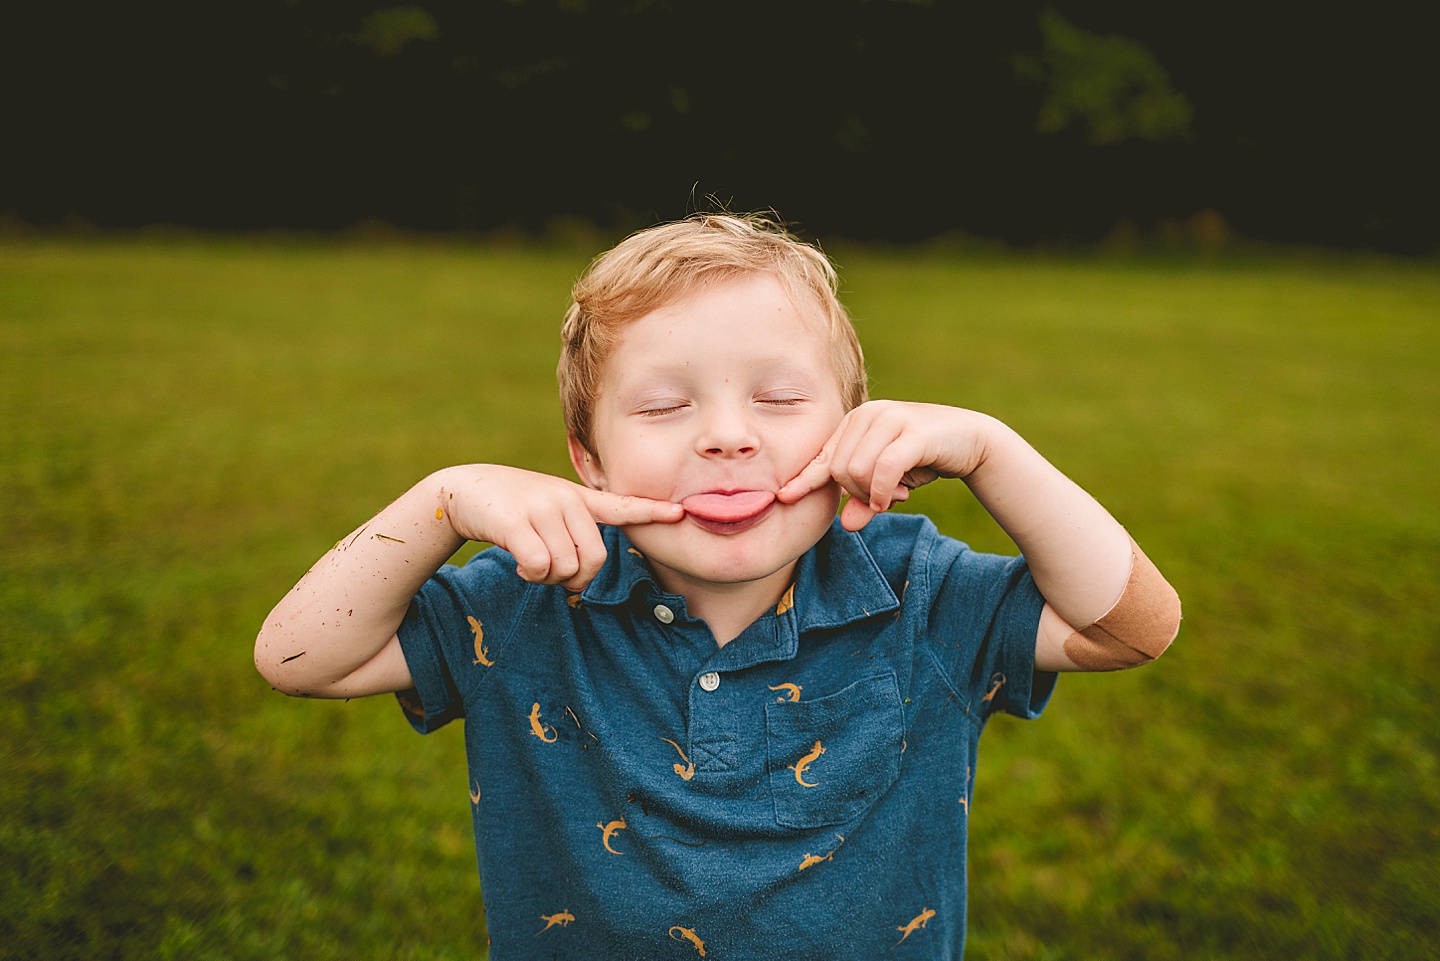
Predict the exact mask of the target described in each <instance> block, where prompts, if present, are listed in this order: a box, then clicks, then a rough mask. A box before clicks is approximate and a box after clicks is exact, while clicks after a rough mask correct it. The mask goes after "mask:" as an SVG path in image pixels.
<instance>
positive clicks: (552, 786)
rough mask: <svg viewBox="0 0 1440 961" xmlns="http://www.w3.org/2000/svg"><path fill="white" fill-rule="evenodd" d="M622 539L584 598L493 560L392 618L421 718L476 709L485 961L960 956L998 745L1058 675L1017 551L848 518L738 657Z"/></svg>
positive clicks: (910, 520) (468, 714) (403, 700)
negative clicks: (1002, 725) (986, 749)
mask: <svg viewBox="0 0 1440 961" xmlns="http://www.w3.org/2000/svg"><path fill="white" fill-rule="evenodd" d="M603 533H604V536H605V542H606V547H607V548H608V550H609V557H608V559H607V561H606V564H605V566H604V568H603V569H602V570H601V572H600V574H599V576H598V577H597V578H596V579H595V580H594V581H593V582H592V583H591V584H590V585H589V587H587V588H586V589H585V590H584V592H583V593H580V594H578V595H576V594H570V593H568V592H567V591H565V590H563V589H562V588H559V587H549V586H543V585H535V584H528V583H526V582H524V581H522V580H520V579H519V578H518V577H517V576H516V574H515V561H514V560H513V558H511V556H510V555H509V554H508V553H506V552H504V551H502V550H500V549H498V548H492V549H490V550H487V551H483V552H481V553H480V554H478V555H476V556H475V557H474V558H473V559H472V560H471V561H470V562H469V563H468V564H466V565H465V566H464V567H460V568H457V567H453V566H447V567H445V568H443V569H442V570H441V571H440V572H439V573H437V574H436V575H435V577H434V578H433V579H431V580H430V582H429V583H427V584H426V585H425V587H424V588H423V589H422V590H421V592H420V593H419V594H418V595H417V596H416V598H415V602H414V603H413V604H412V606H411V609H410V612H409V614H408V616H407V617H406V619H405V622H404V624H403V625H402V626H401V628H400V631H399V636H400V642H401V645H402V647H403V649H404V652H405V658H406V661H407V663H408V664H409V667H410V672H411V675H412V676H413V678H414V681H415V689H414V690H412V691H408V692H405V693H403V694H401V695H399V700H400V704H401V707H402V708H403V709H404V710H405V712H406V715H407V717H408V718H409V720H410V722H411V724H413V725H414V726H415V728H416V729H418V730H420V731H422V732H428V731H432V730H434V729H436V728H437V727H440V726H441V725H443V724H445V723H447V722H449V721H451V720H454V719H455V718H460V717H463V718H465V720H466V724H465V745H466V752H467V754H468V758H469V795H470V805H471V809H472V812H473V815H474V826H475V846H476V851H477V853H478V856H479V867H480V880H481V886H482V889H483V892H484V899H485V913H486V920H487V926H488V928H489V932H490V937H491V958H492V959H494V961H511V959H528V958H536V959H539V958H545V959H551V958H573V959H584V961H601V959H612V958H613V959H623V961H634V959H637V958H646V959H649V958H671V957H673V958H693V957H706V958H717V959H718V958H772V957H773V958H780V957H784V958H787V959H810V958H816V959H818V958H842V957H843V958H878V957H882V956H887V957H888V956H895V957H914V958H958V957H960V955H961V952H962V950H963V947H964V938H965V839H966V827H967V822H968V820H969V813H970V801H971V788H972V786H973V784H974V778H975V757H976V745H977V742H978V740H979V737H980V733H981V731H982V730H983V729H984V726H985V722H986V720H987V719H988V718H989V717H990V716H991V715H992V714H993V713H995V712H996V711H1000V710H1003V711H1006V712H1008V713H1011V714H1014V715H1017V716H1020V717H1026V718H1029V717H1035V716H1036V715H1038V714H1039V713H1040V710H1041V709H1042V708H1043V706H1044V704H1045V702H1046V700H1047V699H1048V698H1049V696H1050V692H1051V690H1052V689H1053V686H1054V683H1055V675H1053V674H1048V673H1042V672H1037V671H1036V670H1035V666H1034V657H1035V632H1036V628H1037V625H1038V622H1039V617H1040V609H1041V607H1042V605H1043V604H1044V600H1043V598H1041V596H1040V594H1039V592H1038V591H1037V590H1036V588H1035V584H1034V581H1033V580H1032V579H1031V577H1030V574H1029V572H1028V570H1027V568H1026V565H1025V562H1024V559H1023V558H1007V557H999V556H995V555H987V554H978V553H975V552H973V551H971V550H969V548H967V547H966V546H965V545H964V544H961V543H960V542H958V541H955V540H953V539H950V538H948V537H944V536H942V535H940V534H939V533H938V532H937V531H936V529H935V527H934V525H933V524H932V523H931V522H930V521H929V520H928V519H926V518H924V517H921V516H917V515H901V514H884V515H881V516H879V517H876V518H875V519H874V520H873V521H871V522H870V524H869V525H868V526H867V527H866V528H865V529H864V530H863V531H860V532H858V533H851V532H847V531H845V530H844V529H842V528H841V527H840V526H839V523H838V522H836V523H835V524H833V525H832V526H831V528H830V530H829V531H828V532H827V533H826V534H825V536H824V537H822V538H821V540H820V542H819V543H818V544H816V546H815V547H813V548H812V549H811V550H810V551H809V552H807V553H806V554H805V555H804V557H802V558H801V560H800V562H799V564H798V565H797V568H796V575H795V580H794V583H793V585H792V586H791V588H790V590H789V591H787V592H786V594H785V596H784V598H783V599H782V600H781V602H780V603H779V605H778V606H777V607H776V608H775V609H773V610H771V611H769V612H767V613H766V614H765V615H764V616H762V617H760V618H759V619H758V620H756V621H755V622H754V623H753V624H751V625H750V626H749V627H748V628H747V629H746V630H745V632H744V633H743V634H741V635H740V636H739V637H737V638H735V639H734V640H733V641H731V642H730V643H729V644H726V645H725V646H724V647H723V648H717V647H716V644H715V639H714V636H713V635H712V634H711V633H710V630H709V628H708V627H707V626H706V625H705V623H704V622H703V621H699V620H697V619H694V618H692V617H690V616H689V614H688V613H687V612H686V609H685V601H684V599H683V598H682V597H680V596H678V595H674V594H668V593H665V591H664V590H662V589H661V587H660V586H659V584H658V583H657V582H656V580H655V578H654V576H653V575H652V574H651V572H650V569H649V566H648V565H647V564H646V562H645V560H644V558H643V556H641V555H640V554H639V552H638V551H636V549H635V548H634V547H633V546H632V545H631V544H630V542H629V540H628V539H627V538H626V537H625V535H624V533H623V532H622V531H621V530H619V529H618V528H605V529H604V531H603Z"/></svg>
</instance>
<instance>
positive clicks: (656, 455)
mask: <svg viewBox="0 0 1440 961" xmlns="http://www.w3.org/2000/svg"><path fill="white" fill-rule="evenodd" d="M835 290H836V279H835V274H834V271H833V269H832V267H831V266H830V264H829V262H828V261H827V260H826V259H825V257H824V256H823V255H822V254H820V253H819V252H818V251H817V250H816V249H814V248H812V247H809V246H806V245H804V244H801V243H800V242H798V241H797V240H796V239H795V238H793V237H792V236H790V235H789V234H787V233H786V232H784V231H783V230H782V229H780V228H778V227H776V226H775V225H773V224H770V223H768V222H766V221H763V220H761V219H758V218H744V217H734V216H729V215H723V216H722V215H697V216H695V217H692V218H690V219H688V220H685V221H682V222H679V223H674V224H668V225H663V226H660V227H655V228H652V229H650V230H647V231H642V232H640V233H639V234H636V235H634V236H632V237H630V238H629V239H627V240H625V241H624V242H622V243H621V244H620V245H619V246H617V247H616V248H614V249H613V250H611V251H610V252H608V253H607V254H605V255H603V256H602V257H600V258H599V259H597V260H596V262H595V263H594V264H593V265H592V266H591V268H590V270H589V272H588V273H587V274H586V275H585V276H584V277H582V278H581V279H580V281H579V282H578V283H577V284H576V286H575V289H574V303H573V304H572V306H571V308H570V311H569V313H568V315H567V317H566V319H565V324H564V328H563V342H564V346H563V353H562V357H561V361H560V368H559V377H560V393H561V398H562V401H563V405H564V410H565V422H566V428H567V431H568V434H569V448H570V459H571V462H572V463H573V464H574V467H575V470H576V472H577V473H578V475H579V477H580V479H581V481H582V482H583V486H582V485H577V484H573V483H570V482H569V481H566V480H562V479H559V478H556V477H549V476H544V475H540V474H535V473H530V472H527V471H523V470H518V469H516V468H512V467H501V466H495V465H485V464H474V465H467V466H463V467H452V468H448V469H445V470H442V471H439V472H437V473H436V474H434V475H432V476H430V477H427V478H426V479H425V480H423V481H421V482H420V483H419V484H417V485H416V486H415V487H413V488H411V489H410V490H409V491H407V492H406V493H404V494H402V495H401V496H400V498H399V499H398V500H397V501H395V502H394V503H393V504H391V505H390V506H389V507H387V508H385V509H384V510H383V511H381V512H380V513H379V514H377V515H376V516H375V517H374V518H372V519H371V520H369V521H367V522H366V523H365V524H364V525H362V526H361V527H360V528H359V530H357V531H355V532H353V533H352V534H349V535H347V536H346V537H345V538H343V539H342V540H341V541H340V542H339V543H338V544H337V545H336V546H335V548H334V549H333V550H331V551H330V552H329V553H328V554H326V555H325V556H324V557H323V558H321V560H320V561H319V563H317V564H316V565H315V566H314V567H313V568H312V569H311V570H310V572H309V573H307V574H306V575H305V577H304V578H303V579H302V580H301V581H300V583H299V584H298V585H296V587H295V588H294V590H292V591H291V592H290V593H289V594H288V595H287V596H286V597H285V598H284V599H283V600H282V601H281V602H280V603H279V604H278V605H277V606H276V608H275V610H274V611H273V612H272V613H271V615H270V617H269V618H268V619H267V621H266V623H265V626H264V628H263V629H262V630H261V633H260V636H259V638H258V639H257V641H256V645H255V663H256V666H257V667H258V668H259V670H260V672H261V673H262V674H263V675H264V676H265V677H266V678H267V679H268V680H269V681H270V683H272V684H273V685H274V686H275V687H276V688H278V689H280V690H282V691H284V692H286V693H288V694H297V695H309V696H316V697H355V696H359V695H364V694H378V693H381V692H397V693H398V697H399V700H400V704H401V706H402V707H403V709H404V711H405V712H406V714H407V715H408V717H409V720H410V723H411V724H412V725H414V726H415V728H416V729H417V730H420V731H422V732H427V731H431V730H434V729H435V728H437V727H439V726H441V725H443V724H445V723H447V722H448V721H450V720H453V719H455V718H460V717H463V718H465V719H466V721H467V724H466V726H465V727H466V749H467V753H468V756H469V771H470V778H469V795H470V803H471V809H472V812H473V815H474V827H475V839H476V850H477V853H478V856H479V867H480V877H481V882H482V887H483V890H484V898H485V910H486V917H487V922H488V927H489V931H490V935H491V940H492V946H491V957H492V958H494V959H496V961H507V959H512V958H556V957H560V958H583V959H588V961H593V959H607V958H615V959H625V961H630V959H637V958H663V957H677V958H684V957H699V956H705V957H712V958H770V957H786V958H797V959H798V958H841V957H844V958H878V957H889V956H892V955H893V956H897V957H923V958H941V957H958V956H959V955H960V954H961V952H962V949H963V944H964V936H965V839H966V829H967V822H968V819H969V814H970V796H971V788H972V785H973V783H974V777H975V751H976V745H977V741H978V739H979V736H980V733H981V731H982V729H983V728H984V725H985V722H986V720H987V718H988V717H989V716H990V715H991V714H992V713H994V712H995V711H997V710H1003V711H1007V712H1009V713H1011V714H1015V715H1018V716H1020V717H1035V716H1036V715H1038V714H1039V713H1040V711H1041V709H1042V708H1043V707H1044V705H1045V702H1046V701H1047V699H1048V698H1049V696H1050V693H1051V690H1052V689H1053V687H1054V683H1055V674H1054V673H1053V672H1056V671H1065V670H1113V669H1116V668H1123V667H1129V666H1132V665H1135V664H1139V663H1142V662H1144V661H1146V660H1149V659H1151V658H1153V657H1155V656H1156V655H1158V654H1159V653H1160V652H1161V651H1162V650H1163V649H1164V648H1165V647H1166V645H1167V644H1168V643H1169V642H1170V640H1171V639H1172V638H1173V637H1174V635H1175V633H1176V632H1177V630H1178V627H1179V617H1180V611H1179V600H1178V598H1176V597H1175V595H1174V592H1173V591H1172V590H1171V589H1170V587H1169V585H1168V584H1166V583H1165V581H1164V580H1163V578H1161V576H1160V575H1159V573H1158V572H1157V571H1156V570H1155V568H1154V567H1153V566H1152V565H1151V564H1150V563H1149V562H1148V561H1147V560H1146V559H1145V556H1144V555H1143V554H1142V553H1141V552H1140V550H1139V548H1138V547H1136V546H1135V545H1134V542H1133V541H1131V539H1130V538H1129V536H1128V535H1127V534H1126V532H1125V530H1124V529H1123V528H1122V527H1121V526H1120V525H1119V524H1118V523H1116V522H1115V521H1114V520H1113V519H1112V518H1111V517H1110V516H1109V514H1107V513H1106V512H1105V510H1104V509H1103V508H1102V507H1101V506H1100V505H1099V504H1098V503H1096V502H1095V501H1094V500H1092V499H1091V498H1090V497H1089V496H1088V495H1087V494H1086V493H1085V492H1083V491H1082V490H1080V489H1079V488H1078V487H1076V486H1075V485H1074V484H1073V483H1071V482H1070V481H1069V480H1067V479H1066V478H1065V477H1064V476H1063V475H1062V474H1060V472H1059V471H1057V470H1056V469H1055V468H1053V467H1052V466H1050V465H1049V464H1048V463H1047V462H1046V461H1045V460H1044V459H1043V458H1042V457H1041V456H1040V455H1039V454H1038V453H1036V452H1035V451H1034V450H1033V449H1032V448H1031V447H1030V446H1029V445H1027V444H1026V443H1025V442H1024V441H1023V440H1021V438H1020V437H1019V436H1017V435H1016V434H1015V433H1014V432H1012V431H1011V430H1009V429H1008V428H1006V427H1005V426H1004V425H1002V424H1000V423H999V422H998V421H996V420H994V419H992V418H990V417H987V416H985V415H983V414H978V413H975V412H972V411H968V410H960V409H956V408H950V407H940V406H932V405H925V404H910V403H897V402H892V401H873V402H868V403H867V402H866V382H865V372H864V365H863V361H862V357H861V352H860V347H859V344H858V343H857V341H856V338H855V334H854V331H853V329H852V327H851V325H850V322H849V319H848V318H847V317H846V314H845V312H844V309H843V308H842V307H841V306H840V304H839V302H838V300H837V299H836V295H835ZM938 477H948V478H961V479H963V480H964V481H965V483H966V484H967V485H969V487H970V489H971V490H972V491H973V492H974V494H975V496H976V497H977V498H978V499H979V500H980V502H981V503H982V504H983V505H984V506H985V507H986V509H987V510H989V511H990V513H991V514H992V515H993V516H994V517H995V519H996V520H997V521H998V522H999V523H1000V525H1001V526H1002V527H1003V528H1004V529H1005V531H1006V532H1007V533H1008V534H1009V535H1010V536H1011V537H1012V538H1013V539H1014V540H1015V542H1016V544H1017V545H1019V547H1020V549H1021V551H1022V553H1023V555H1024V556H1023V557H1020V558H1004V557H995V556H989V555H980V554H976V553H974V552H971V551H970V550H969V549H968V548H966V547H965V546H964V545H963V544H960V543H959V542H957V541H954V540H951V539H949V538H947V537H944V536H941V535H940V534H939V533H937V531H936V530H935V528H934V526H933V525H932V524H931V523H930V522H929V521H928V520H927V519H925V518H923V517H920V516H917V515H900V514H891V513H887V511H888V510H889V508H890V507H891V506H893V505H894V504H895V503H897V502H899V501H904V500H906V499H907V498H908V497H909V495H910V492H911V490H912V489H913V488H915V487H917V486H919V485H921V484H925V483H927V482H929V481H931V480H934V479H936V478H938ZM842 493H844V494H848V495H849V499H848V500H847V501H846V503H845V506H844V509H843V510H841V511H840V513H839V517H838V518H837V517H836V511H837V508H838V507H839V504H840V500H841V497H842ZM466 539H470V540H480V541H489V542H491V543H493V544H495V545H496V547H494V548H492V549H489V550H486V551H483V552H481V553H480V554H478V555H477V556H476V557H475V558H474V559H473V560H472V561H471V562H470V563H469V564H467V565H465V566H464V567H463V568H455V567H451V566H444V567H442V564H444V561H445V560H446V559H447V558H448V557H450V555H451V554H452V553H453V552H454V551H455V550H456V549H457V548H458V547H459V546H460V545H461V544H462V543H463V542H464V541H465V540H466ZM1077 626H1078V627H1081V628H1083V629H1082V630H1078V631H1077V629H1076V628H1077ZM302 651H303V652H304V654H305V656H304V657H300V656H298V654H299V652H302Z"/></svg>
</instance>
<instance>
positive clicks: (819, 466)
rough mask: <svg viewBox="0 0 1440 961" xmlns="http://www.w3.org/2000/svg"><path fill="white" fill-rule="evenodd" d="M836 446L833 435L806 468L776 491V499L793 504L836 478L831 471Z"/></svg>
mask: <svg viewBox="0 0 1440 961" xmlns="http://www.w3.org/2000/svg"><path fill="white" fill-rule="evenodd" d="M834 447H835V438H834V437H831V438H830V439H829V440H828V441H826V442H825V446H824V447H822V448H820V453H818V454H816V455H815V457H814V458H813V459H812V460H811V461H810V463H808V464H806V465H805V469H804V470H802V471H800V473H798V474H796V475H795V476H794V477H792V478H791V479H790V480H788V481H786V482H785V484H784V485H783V486H782V487H781V488H780V490H779V491H777V492H776V493H775V497H776V499H777V500H779V501H780V502H781V503H782V504H793V503H795V502H796V501H798V500H800V498H802V497H804V496H805V495H806V494H809V493H811V492H812V491H818V490H819V489H820V488H822V487H824V486H825V485H826V484H828V483H830V482H831V481H832V480H834V479H835V478H834V477H833V476H831V473H830V455H831V453H832V452H833V450H834Z"/></svg>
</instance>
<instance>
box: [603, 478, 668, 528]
mask: <svg viewBox="0 0 1440 961" xmlns="http://www.w3.org/2000/svg"><path fill="white" fill-rule="evenodd" d="M581 490H582V491H583V492H584V493H583V494H582V496H583V498H584V500H585V506H586V508H588V509H589V511H590V517H591V518H592V519H593V520H595V521H597V522H599V523H601V524H673V523H674V522H676V521H678V520H680V519H681V518H682V517H684V516H685V508H683V507H681V506H680V505H679V504H673V503H671V502H670V501H657V500H651V499H650V498H648V497H636V496H634V495H633V494H612V493H610V492H609V491H597V490H593V489H591V488H588V487H583V488H581Z"/></svg>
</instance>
